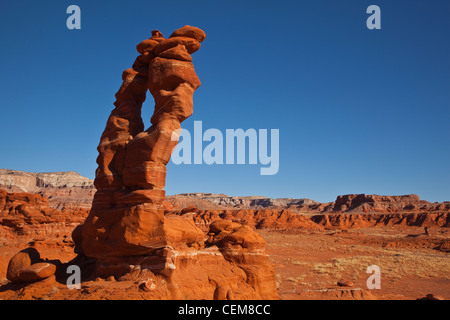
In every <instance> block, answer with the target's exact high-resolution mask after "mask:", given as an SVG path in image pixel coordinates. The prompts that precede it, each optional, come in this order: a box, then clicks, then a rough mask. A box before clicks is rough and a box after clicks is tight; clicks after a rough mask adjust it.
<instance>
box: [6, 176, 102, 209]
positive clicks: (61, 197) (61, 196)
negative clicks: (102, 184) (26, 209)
mask: <svg viewBox="0 0 450 320" xmlns="http://www.w3.org/2000/svg"><path fill="white" fill-rule="evenodd" d="M0 189H3V190H6V191H8V192H16V193H18V192H27V193H35V194H39V195H41V196H44V197H46V198H49V202H48V203H49V206H50V207H52V208H54V209H58V210H75V209H90V208H91V204H92V197H93V196H94V193H95V187H94V184H93V181H92V180H91V179H89V178H86V177H83V176H81V175H79V174H78V173H76V172H73V171H68V172H42V173H34V172H24V171H17V170H8V169H0Z"/></svg>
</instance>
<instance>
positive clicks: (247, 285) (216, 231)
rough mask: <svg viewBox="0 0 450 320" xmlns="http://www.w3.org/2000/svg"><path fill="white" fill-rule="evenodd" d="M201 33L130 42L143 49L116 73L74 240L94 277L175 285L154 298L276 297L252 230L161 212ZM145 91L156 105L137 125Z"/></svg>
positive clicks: (155, 34) (187, 111)
mask: <svg viewBox="0 0 450 320" xmlns="http://www.w3.org/2000/svg"><path fill="white" fill-rule="evenodd" d="M205 37H206V36H205V33H204V32H203V31H202V30H200V29H198V28H195V27H191V26H185V27H183V28H180V29H178V30H176V31H175V32H173V33H172V35H171V36H170V37H169V38H168V39H165V38H164V37H163V35H162V34H161V33H160V32H159V31H158V30H154V31H152V37H151V38H149V39H147V40H144V41H142V42H141V43H140V44H138V45H137V51H138V52H139V53H140V55H139V56H138V57H137V59H136V61H135V62H134V64H133V66H132V68H130V69H127V70H125V71H124V73H123V76H122V79H123V83H122V86H121V87H120V89H119V91H118V92H117V94H116V102H115V103H114V105H115V109H114V110H113V111H112V113H111V115H110V117H109V119H108V121H107V124H106V128H105V130H104V132H103V134H102V136H101V139H100V144H99V146H98V151H99V156H98V158H97V164H98V169H97V171H96V178H95V181H94V184H95V187H96V188H97V192H96V193H95V196H94V200H93V203H92V208H91V211H90V214H89V216H88V217H87V219H86V221H85V223H84V224H83V225H82V226H80V227H79V228H78V229H77V230H76V232H74V242H75V243H76V248H77V250H78V252H80V254H82V255H85V256H87V257H90V258H95V259H96V276H99V277H105V278H106V277H109V276H115V277H116V278H117V279H119V278H121V279H128V278H130V277H135V279H138V278H139V279H141V278H145V277H147V278H146V279H147V280H148V278H149V277H150V278H154V277H162V278H164V281H166V282H168V283H170V288H173V289H167V290H168V291H167V290H166V291H165V293H164V294H163V295H161V294H157V292H159V293H161V292H160V291H159V290H154V292H155V296H154V297H153V298H177V299H180V298H181V299H183V298H184V297H185V296H186V293H187V292H191V294H190V297H191V298H194V299H213V298H214V299H261V298H262V299H276V298H277V293H276V285H275V277H274V271H273V267H272V265H271V264H270V261H269V259H268V257H267V255H266V254H265V252H264V247H265V242H264V240H263V238H262V237H261V236H259V235H258V234H257V233H256V232H255V231H253V229H252V228H250V227H249V226H242V225H240V224H237V223H233V222H231V221H228V222H223V223H221V224H219V225H212V226H211V229H210V230H209V232H208V233H207V234H206V233H204V232H203V231H202V230H201V229H199V228H198V227H197V226H196V225H195V223H194V221H193V220H192V218H189V217H180V216H177V215H168V216H165V215H164V212H165V211H166V212H167V211H168V210H167V203H164V202H163V201H164V198H165V192H164V187H165V177H166V165H167V163H168V161H169V160H170V156H171V152H172V150H173V148H174V147H175V146H176V144H177V143H178V136H179V130H180V128H181V126H180V123H181V122H182V121H184V120H185V119H186V118H187V117H189V116H190V115H192V113H193V94H194V91H195V90H196V89H197V88H198V87H199V86H200V80H199V78H198V77H197V75H196V73H195V70H194V65H193V64H192V58H191V54H192V53H194V52H195V51H197V50H198V49H199V48H200V42H202V41H203V40H204V39H205ZM147 90H149V91H150V93H151V94H152V96H153V98H154V100H155V110H154V113H153V116H152V118H151V126H150V128H148V129H147V130H144V123H143V121H142V119H141V108H142V104H143V102H144V100H145V99H146V92H147ZM219 269H220V273H218V272H217V270H219ZM144 280H145V279H144ZM166 282H164V283H166ZM151 287H152V286H150V288H151ZM193 290H195V292H196V293H195V294H192V291H193Z"/></svg>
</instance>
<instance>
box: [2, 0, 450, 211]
mask: <svg viewBox="0 0 450 320" xmlns="http://www.w3.org/2000/svg"><path fill="white" fill-rule="evenodd" d="M71 4H76V5H78V6H80V8H81V20H82V22H81V26H82V29H81V30H68V29H67V28H66V19H67V17H68V16H69V15H68V14H66V8H67V7H68V6H69V5H71ZM371 4H376V5H378V6H380V8H381V26H382V29H381V30H368V29H367V28H366V19H367V17H368V16H369V15H368V14H366V8H367V7H368V6H369V5H371ZM449 17H450V2H449V1H447V0H442V1H438V0H433V1H411V0H408V1H407V0H395V1H392V0H390V1H380V0H371V1H365V0H343V1H334V0H330V1H322V0H314V1H313V0H309V1H308V0H305V1H294V0H292V1H265V0H259V1H256V0H252V1H250V0H239V1H234V0H228V1H170V2H168V1H131V0H130V1H81V0H73V1H63V0H59V1H7V2H5V3H3V4H2V9H1V11H0V33H1V41H2V44H1V50H0V66H1V70H2V71H1V73H2V77H1V78H0V88H1V89H0V90H1V101H0V105H1V125H0V137H1V140H0V150H1V151H0V152H1V155H0V168H9V169H16V170H23V171H32V172H48V171H71V170H73V171H77V172H79V173H80V174H82V175H84V176H88V177H90V178H94V172H95V168H96V163H95V159H96V157H97V150H96V147H97V144H98V142H99V139H100V135H101V133H102V131H103V129H104V126H105V123H106V120H107V117H108V116H109V113H110V112H111V110H112V108H113V102H114V94H115V93H116V91H117V90H118V89H119V87H120V84H121V74H122V71H123V70H125V69H127V68H130V67H131V65H132V63H133V61H134V60H135V58H136V56H137V55H138V53H137V52H136V49H135V47H136V44H138V43H139V42H140V41H142V40H144V39H146V38H148V37H150V31H151V30H153V29H159V30H160V31H161V32H162V33H163V34H164V35H165V36H169V35H170V34H171V33H172V31H173V30H175V29H177V28H179V27H181V26H184V25H186V24H189V25H194V26H197V27H200V28H202V29H203V30H204V31H205V32H206V34H207V38H206V40H205V42H204V43H203V44H202V48H201V50H200V51H198V52H196V53H195V54H194V55H193V59H194V64H195V67H196V71H197V74H198V75H199V78H200V80H201V81H202V86H201V87H200V88H199V89H198V90H197V91H196V92H195V95H194V115H193V116H192V117H191V118H189V119H188V120H186V121H185V122H183V124H182V126H183V127H184V128H187V129H192V128H193V121H194V120H201V121H203V127H204V128H205V129H206V128H218V129H220V130H223V131H225V129H227V128H230V129H236V128H243V129H248V128H255V129H260V128H265V129H279V130H280V170H279V172H278V174H277V175H274V176H260V175H259V168H260V166H259V165H212V166H208V165H180V166H176V165H174V164H173V163H171V164H169V166H168V175H167V182H166V186H167V187H166V191H167V194H175V193H182V192H214V193H226V194H229V195H263V196H270V197H296V198H301V197H305V198H312V199H315V200H318V201H323V202H326V201H333V200H334V199H335V198H336V196H337V195H339V194H347V193H366V194H373V193H375V194H389V195H395V194H410V193H415V194H418V195H419V196H421V197H422V198H423V199H426V200H428V201H444V200H450V126H449V124H450V43H449V38H450V37H449V33H450V19H449ZM152 100H153V99H152V98H151V96H150V95H149V97H148V99H147V101H146V103H145V104H144V112H143V117H144V120H145V121H146V123H147V124H148V123H149V119H150V116H151V113H152V109H153V101H152Z"/></svg>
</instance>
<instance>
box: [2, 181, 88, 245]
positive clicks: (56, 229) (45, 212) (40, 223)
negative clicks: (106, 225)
mask: <svg viewBox="0 0 450 320" xmlns="http://www.w3.org/2000/svg"><path fill="white" fill-rule="evenodd" d="M86 216H87V211H85V210H82V209H77V210H75V211H66V210H63V211H58V210H56V209H54V208H51V207H50V206H49V200H48V199H47V198H45V197H43V196H40V195H38V194H30V193H9V192H6V191H4V190H0V234H1V238H0V244H1V243H2V242H3V241H9V242H10V241H12V240H19V238H20V242H26V241H35V240H45V239H46V238H48V237H53V236H57V235H58V236H60V237H63V236H66V237H68V238H70V234H71V232H72V230H73V228H74V227H75V226H77V225H78V224H80V222H82V221H83V220H84V219H85V218H86Z"/></svg>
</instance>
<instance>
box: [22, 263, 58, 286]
mask: <svg viewBox="0 0 450 320" xmlns="http://www.w3.org/2000/svg"><path fill="white" fill-rule="evenodd" d="M55 272H56V266H55V265H54V264H52V263H48V262H38V263H34V264H32V265H31V266H30V267H28V268H25V269H22V270H20V271H19V274H18V281H20V282H32V281H39V280H44V279H46V278H48V277H50V276H52V275H54V274H55Z"/></svg>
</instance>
